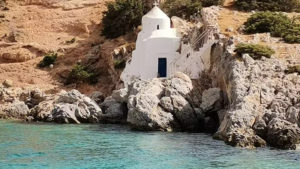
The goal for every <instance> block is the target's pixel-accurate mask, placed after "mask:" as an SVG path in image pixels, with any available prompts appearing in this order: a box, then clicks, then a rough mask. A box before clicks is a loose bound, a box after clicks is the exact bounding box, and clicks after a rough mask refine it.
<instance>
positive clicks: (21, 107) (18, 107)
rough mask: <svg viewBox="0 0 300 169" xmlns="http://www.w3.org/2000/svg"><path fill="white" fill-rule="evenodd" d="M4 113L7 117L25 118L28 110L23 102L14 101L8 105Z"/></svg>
mask: <svg viewBox="0 0 300 169" xmlns="http://www.w3.org/2000/svg"><path fill="white" fill-rule="evenodd" d="M4 112H5V113H6V115H7V116H8V117H13V118H25V117H26V115H27V114H28V113H29V108H28V107H27V105H26V104H25V103H24V102H21V101H15V102H13V103H11V104H10V105H8V107H7V108H6V109H4Z"/></svg>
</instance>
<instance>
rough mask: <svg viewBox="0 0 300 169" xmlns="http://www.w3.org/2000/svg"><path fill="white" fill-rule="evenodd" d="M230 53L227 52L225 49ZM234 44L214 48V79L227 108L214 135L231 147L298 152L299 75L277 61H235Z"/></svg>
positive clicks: (283, 62)
mask: <svg viewBox="0 0 300 169" xmlns="http://www.w3.org/2000/svg"><path fill="white" fill-rule="evenodd" d="M223 49H225V50H223ZM233 49H234V44H231V43H228V41H226V40H225V41H223V43H221V41H220V43H218V44H216V45H215V46H214V49H213V52H212V53H213V54H212V57H213V58H212V59H213V60H214V61H215V62H214V63H213V65H212V71H211V75H212V76H213V78H214V79H217V80H216V81H215V82H214V83H215V84H214V85H216V86H219V87H220V88H221V89H222V91H223V93H224V95H225V96H226V97H225V99H226V100H227V104H228V109H226V110H225V116H224V119H223V120H222V121H221V126H220V128H219V129H218V132H217V133H216V134H215V137H216V138H219V139H222V140H224V141H225V142H227V143H228V144H231V145H235V146H242V147H257V146H264V145H266V143H267V144H269V145H271V146H274V147H278V148H283V149H295V148H296V147H297V145H298V144H299V143H300V139H299V136H300V135H299V111H300V109H299V103H300V100H299V98H300V76H299V75H298V74H297V73H294V74H286V73H285V69H286V68H287V65H288V64H289V63H287V62H285V61H284V60H280V59H277V58H271V59H267V58H263V59H262V60H254V59H252V58H251V57H250V56H249V55H247V54H246V55H244V56H243V57H242V59H241V60H238V59H236V58H235V55H234V53H233V52H232V51H233Z"/></svg>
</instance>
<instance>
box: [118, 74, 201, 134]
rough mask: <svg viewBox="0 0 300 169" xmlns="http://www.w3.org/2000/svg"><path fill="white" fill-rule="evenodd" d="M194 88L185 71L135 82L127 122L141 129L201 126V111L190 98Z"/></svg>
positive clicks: (130, 86) (130, 90)
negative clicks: (191, 103)
mask: <svg viewBox="0 0 300 169" xmlns="http://www.w3.org/2000/svg"><path fill="white" fill-rule="evenodd" d="M192 88H193V86H192V81H191V80H190V78H189V77H188V76H187V75H185V74H183V73H176V74H175V75H174V77H171V78H168V79H165V80H162V79H152V80H149V81H136V82H134V83H133V84H131V85H129V88H128V93H129V95H128V99H127V107H128V116H127V122H128V123H129V124H130V125H131V126H132V127H133V128H135V129H138V130H162V131H173V130H188V131H192V130H193V131H194V130H197V129H198V128H199V126H200V125H199V122H198V120H197V115H196V113H195V111H194V109H193V107H192V106H191V105H190V103H189V101H188V100H187V98H188V97H189V93H190V92H191V90H192ZM124 93H125V92H124ZM115 98H116V97H115ZM119 101H122V99H119Z"/></svg>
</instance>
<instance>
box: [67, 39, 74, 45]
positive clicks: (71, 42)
mask: <svg viewBox="0 0 300 169" xmlns="http://www.w3.org/2000/svg"><path fill="white" fill-rule="evenodd" d="M75 42H76V38H72V39H71V40H67V41H66V44H73V43H75Z"/></svg>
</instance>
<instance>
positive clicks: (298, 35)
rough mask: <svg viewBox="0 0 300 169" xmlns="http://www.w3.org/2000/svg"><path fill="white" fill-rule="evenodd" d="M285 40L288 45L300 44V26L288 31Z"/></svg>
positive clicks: (284, 35) (284, 36)
mask: <svg viewBox="0 0 300 169" xmlns="http://www.w3.org/2000/svg"><path fill="white" fill-rule="evenodd" d="M283 40H284V41H285V42H287V43H300V25H295V26H294V27H292V28H290V29H287V30H286V31H285V32H284V33H283Z"/></svg>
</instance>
